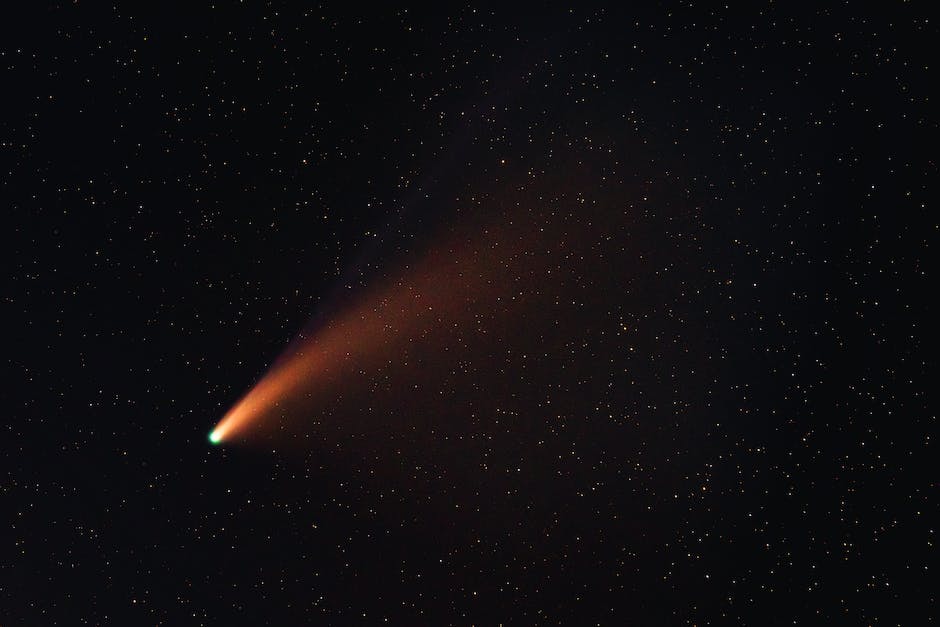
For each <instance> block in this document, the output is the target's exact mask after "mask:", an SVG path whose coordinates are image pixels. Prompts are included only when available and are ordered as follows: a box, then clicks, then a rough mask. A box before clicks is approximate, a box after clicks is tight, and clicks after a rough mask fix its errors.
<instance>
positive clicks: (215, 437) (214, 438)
mask: <svg viewBox="0 0 940 627" xmlns="http://www.w3.org/2000/svg"><path fill="white" fill-rule="evenodd" d="M209 441H210V442H212V443H213V444H218V443H219V442H221V441H222V435H221V434H220V433H219V432H218V431H213V432H212V433H210V434H209Z"/></svg>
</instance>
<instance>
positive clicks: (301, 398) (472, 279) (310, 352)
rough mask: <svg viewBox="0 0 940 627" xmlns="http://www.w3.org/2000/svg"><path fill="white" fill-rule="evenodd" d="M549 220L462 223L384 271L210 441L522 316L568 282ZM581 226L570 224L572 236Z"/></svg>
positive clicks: (313, 333)
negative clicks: (466, 333)
mask: <svg viewBox="0 0 940 627" xmlns="http://www.w3.org/2000/svg"><path fill="white" fill-rule="evenodd" d="M520 205H521V203H516V205H515V206H520ZM549 226H550V224H549V222H548V221H546V220H545V219H544V216H538V215H537V214H535V213H524V214H522V215H521V216H520V215H518V214H514V215H513V217H512V218H510V217H507V215H506V214H503V215H501V216H499V219H498V220H493V219H488V220H485V221H479V220H478V221H476V222H475V223H474V224H472V225H467V224H464V225H463V226H462V228H460V229H459V231H457V230H455V229H453V228H452V230H450V231H449V232H448V233H447V234H445V236H444V237H439V238H438V239H437V242H438V243H437V244H436V245H435V246H432V247H430V248H429V249H428V250H427V251H426V252H425V253H424V254H423V255H420V256H416V257H412V258H410V259H409V260H408V261H406V262H402V263H401V264H400V265H399V266H396V267H392V268H391V269H390V270H388V271H386V272H385V273H383V274H380V275H379V277H378V278H377V280H376V281H374V282H373V284H372V286H371V287H370V288H368V289H364V290H363V291H361V292H360V293H359V294H358V295H357V297H356V298H354V299H353V300H352V303H351V304H350V305H348V306H347V307H346V308H345V309H342V310H340V311H339V312H337V313H336V314H335V315H333V316H332V317H331V318H330V319H329V320H328V321H326V322H324V323H321V324H320V326H319V327H317V328H314V329H310V330H309V331H308V332H305V333H303V334H301V335H300V336H299V337H298V338H297V339H295V340H294V342H292V343H291V344H290V345H289V346H288V348H287V349H286V350H285V352H284V353H283V354H282V355H281V356H280V357H279V358H278V359H277V360H276V361H275V363H274V364H273V365H272V366H271V367H270V369H269V370H268V371H267V372H266V373H265V374H264V375H263V376H262V377H261V378H260V379H259V380H258V381H257V382H256V383H255V384H254V386H252V387H251V388H250V389H249V390H248V391H247V392H246V393H245V394H244V395H243V396H242V397H241V398H240V399H239V400H238V401H237V402H236V403H235V404H234V405H233V406H232V408H231V409H229V410H228V412H227V413H226V414H225V415H224V416H223V417H222V419H221V420H220V421H219V422H218V424H217V425H216V426H215V428H214V429H213V430H212V431H211V432H210V434H209V442H211V443H212V444H213V445H220V444H225V443H227V442H231V441H233V440H234V439H243V438H244V437H247V435H248V434H249V433H250V432H251V431H252V430H254V429H256V428H258V427H259V426H261V425H264V424H269V425H271V424H274V425H277V424H278V421H281V420H284V419H286V418H289V417H293V416H296V415H297V414H300V413H304V412H306V413H307V414H308V415H309V413H310V412H309V410H310V408H311V407H312V404H314V403H316V402H322V403H330V402H331V400H332V399H331V397H330V395H331V394H334V395H335V394H337V390H338V389H340V388H342V387H343V386H344V385H345V384H346V383H349V382H351V381H353V380H360V379H361V376H368V375H369V374H370V373H374V372H376V371H378V370H381V369H383V368H389V367H391V365H393V364H403V363H406V362H409V359H407V357H406V356H407V354H408V352H409V350H411V348H412V347H415V346H417V345H418V344H420V345H421V346H422V347H423V349H422V350H425V351H431V352H432V353H433V352H434V351H437V352H438V353H441V355H444V354H445V352H446V351H447V350H448V349H446V348H444V346H446V344H447V341H448V339H447V338H449V337H452V336H453V334H454V333H455V330H458V329H471V330H472V329H477V328H478V324H479V321H480V320H483V319H487V320H490V321H496V323H497V324H508V323H509V322H508V321H510V320H515V322H516V323H519V322H520V321H521V319H522V318H524V316H522V317H520V316H519V315H518V314H519V313H520V312H521V310H522V307H527V308H531V306H532V305H533V304H536V303H537V302H540V301H539V298H540V295H541V298H547V295H548V294H549V293H551V292H550V290H541V289H535V286H536V284H537V282H538V281H559V280H562V277H561V276H560V275H562V274H563V272H561V271H560V270H559V264H558V261H557V256H558V255H568V254H569V249H568V245H567V244H566V243H565V241H564V238H560V237H559V238H557V239H556V238H555V237H553V236H552V235H551V233H552V232H553V231H555V229H551V228H549ZM575 228H577V227H573V226H572V225H570V224H568V225H566V226H565V229H566V231H565V238H567V237H570V236H571V235H572V230H573V229H575ZM553 258H555V261H554V263H553V262H552V259H553ZM548 264H552V267H551V268H549V265H548ZM520 286H525V287H526V288H527V289H525V290H522V289H520ZM541 304H542V305H543V306H544V305H545V303H544V302H543V303H541ZM500 321H501V322H500ZM413 365H414V364H412V366H413ZM402 368H403V367H399V366H396V367H395V369H396V377H399V378H401V377H406V380H407V377H414V378H415V380H416V381H420V380H422V379H424V378H426V377H427V376H428V375H429V373H427V372H415V371H411V370H407V371H406V370H402ZM333 398H335V396H334V397H333ZM301 410H303V411H301Z"/></svg>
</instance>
